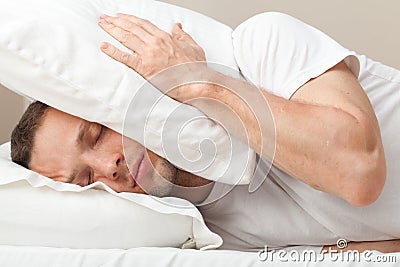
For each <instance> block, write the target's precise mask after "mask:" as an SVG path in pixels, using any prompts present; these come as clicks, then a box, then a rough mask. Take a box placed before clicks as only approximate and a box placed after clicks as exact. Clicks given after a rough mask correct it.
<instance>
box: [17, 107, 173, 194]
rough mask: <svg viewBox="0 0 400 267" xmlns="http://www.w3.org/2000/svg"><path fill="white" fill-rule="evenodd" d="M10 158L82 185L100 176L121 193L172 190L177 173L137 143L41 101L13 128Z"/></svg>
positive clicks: (65, 180) (60, 179) (57, 179)
mask: <svg viewBox="0 0 400 267" xmlns="http://www.w3.org/2000/svg"><path fill="white" fill-rule="evenodd" d="M124 151H125V154H124ZM11 157H12V160H13V161H14V162H16V163H18V164H20V165H22V166H24V167H26V168H29V169H31V170H33V171H36V172H38V173H40V174H42V175H45V176H47V177H49V178H52V179H54V180H56V181H61V182H66V183H73V184H78V185H81V186H85V185H88V184H90V183H93V182H96V181H99V182H103V183H104V184H106V185H108V186H109V187H110V188H112V189H113V190H114V191H117V192H135V193H148V194H152V195H157V196H165V195H167V194H168V193H169V192H170V190H171V188H172V187H173V183H174V182H175V178H176V172H177V170H176V168H175V167H174V166H173V165H171V164H170V163H169V162H168V161H166V160H165V159H163V158H161V157H159V156H157V155H156V154H154V153H152V152H150V151H148V150H146V149H145V148H144V147H143V146H142V145H140V144H139V143H137V142H135V141H133V140H130V139H128V138H122V135H121V134H119V133H117V132H115V131H113V130H111V129H109V128H107V127H104V126H102V125H100V124H98V123H92V122H89V121H86V120H83V119H81V118H78V117H75V116H72V115H70V114H67V113H64V112H62V111H59V110H56V109H54V108H51V107H49V106H47V105H45V104H43V103H40V102H34V103H32V104H31V105H30V106H29V107H28V109H27V110H26V112H25V113H24V115H23V116H22V118H21V120H20V122H19V123H18V125H17V126H16V127H15V129H14V131H13V133H12V136H11ZM129 170H130V171H131V173H132V174H130V172H129ZM161 177H163V178H164V179H162V178H161Z"/></svg>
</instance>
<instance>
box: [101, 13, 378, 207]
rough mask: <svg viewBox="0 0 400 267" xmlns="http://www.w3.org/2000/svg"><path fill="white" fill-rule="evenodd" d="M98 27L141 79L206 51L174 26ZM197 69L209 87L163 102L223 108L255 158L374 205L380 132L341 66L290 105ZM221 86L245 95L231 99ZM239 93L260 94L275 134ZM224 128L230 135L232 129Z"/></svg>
mask: <svg viewBox="0 0 400 267" xmlns="http://www.w3.org/2000/svg"><path fill="white" fill-rule="evenodd" d="M99 26H100V27H101V28H102V29H103V30H105V31H106V32H107V33H109V34H110V35H111V36H113V37H114V38H115V39H117V40H118V41H120V42H121V43H122V44H123V45H125V46H126V47H127V48H129V49H131V50H132V51H135V53H134V54H132V53H131V54H129V53H125V52H123V51H121V50H119V49H117V48H116V47H115V46H113V45H111V44H109V43H103V44H101V47H100V48H101V50H102V51H103V52H104V53H105V54H107V55H108V56H110V57H112V58H114V59H115V60H117V61H119V62H121V63H123V64H125V65H127V66H128V67H130V68H132V69H133V70H135V71H136V72H138V73H139V74H141V75H142V76H143V77H144V78H145V79H152V77H153V76H154V75H155V74H157V73H159V72H160V71H162V70H164V69H167V68H168V67H171V66H175V65H179V64H182V63H187V62H194V61H206V58H205V55H204V51H203V50H202V49H201V47H199V46H198V45H197V44H196V42H195V41H194V40H193V39H192V38H191V37H190V36H189V35H188V34H186V33H185V32H184V31H183V30H182V28H181V25H179V24H176V25H174V27H173V29H172V34H171V35H170V34H168V33H166V32H164V31H162V30H160V29H158V28H157V27H156V26H154V25H153V24H152V23H150V22H149V21H146V20H142V19H140V18H137V17H135V16H131V15H126V14H117V15H116V16H114V17H110V16H106V15H103V16H101V17H100V20H99ZM200 66H203V67H200V69H197V70H196V71H197V72H199V73H202V74H203V75H205V76H206V77H208V78H209V80H210V81H212V82H214V84H210V83H207V84H188V85H184V86H180V87H178V88H177V89H176V90H174V91H171V92H168V93H167V94H168V95H169V96H170V97H172V98H174V99H176V100H178V101H180V102H187V101H191V100H193V99H196V98H199V97H201V98H206V99H213V100H216V101H218V102H220V103H223V104H224V105H226V106H228V107H229V108H230V109H231V110H232V111H234V112H235V113H236V114H237V115H238V116H239V118H240V120H241V122H242V123H243V125H244V127H245V128H246V134H243V133H240V132H235V131H232V132H231V133H232V134H233V135H235V136H236V137H238V138H243V136H246V137H247V138H248V140H247V139H246V140H243V141H245V142H246V143H247V141H249V143H250V146H251V148H253V149H254V150H255V151H256V152H257V153H259V154H261V155H262V156H264V157H265V158H267V159H269V160H273V162H274V165H275V166H277V167H279V168H280V169H282V170H283V171H285V172H286V173H288V174H290V175H291V176H292V177H294V178H296V179H298V180H300V181H302V182H304V183H306V184H308V185H310V186H311V187H313V188H315V189H317V190H320V191H323V192H327V193H330V194H333V195H336V196H338V197H340V198H342V199H344V200H346V201H347V202H349V203H350V204H352V205H354V206H366V205H369V204H371V203H373V202H374V201H375V200H376V199H377V198H378V197H379V195H380V193H381V192H382V189H383V187H384V184H385V180H386V160H385V155H384V151H383V145H382V140H381V135H380V129H379V125H378V122H377V119H376V116H375V113H374V111H373V108H372V106H371V103H370V102H369V99H368V97H367V96H366V94H365V92H364V90H363V89H362V88H361V86H360V84H359V83H358V81H357V79H356V78H355V77H354V75H353V74H352V72H351V71H350V70H349V69H348V67H347V66H346V64H345V63H344V62H340V63H339V64H337V65H336V66H334V67H333V68H331V69H329V70H328V71H326V72H325V73H324V74H322V75H320V76H319V77H317V78H315V79H312V80H310V81H308V82H307V83H306V84H304V85H303V86H302V87H301V88H299V89H298V90H297V91H296V92H295V93H294V95H293V96H292V97H291V99H290V100H287V99H284V98H281V97H278V96H276V95H273V94H271V93H269V92H267V91H265V90H262V89H260V88H256V87H254V86H251V85H249V84H247V83H244V82H241V81H238V80H236V79H234V78H231V77H228V76H225V75H222V74H220V73H217V72H215V71H213V70H211V69H209V68H207V66H206V64H204V65H200ZM177 75H178V74H177ZM179 75H184V72H180V73H179ZM172 78H176V77H172ZM152 82H153V81H152ZM153 84H155V85H156V86H157V85H158V86H160V85H161V84H162V83H158V84H157V81H155V83H153ZM218 84H225V85H228V86H229V88H241V90H242V91H240V92H234V91H230V90H229V89H226V88H224V87H221V86H218ZM233 90H234V89H233ZM241 92H254V93H258V94H262V96H263V97H264V98H265V100H266V101H267V102H268V104H269V106H270V109H271V112H272V116H273V122H274V123H275V129H274V128H273V127H267V129H266V130H264V131H261V129H260V127H259V125H258V122H257V119H256V118H255V116H254V114H253V112H252V108H251V107H250V106H249V105H247V103H245V102H244V101H243V100H242V99H241V98H240V97H238V96H237V94H236V93H238V94H239V95H240V93H241ZM198 102H199V101H196V100H194V101H192V102H191V104H192V105H194V106H196V107H198V108H199V109H200V110H202V111H203V112H204V113H206V114H207V115H209V116H210V117H215V116H218V114H215V110H216V109H213V108H212V107H210V106H207V105H197V104H196V103H198ZM315 121H318V122H319V123H315ZM223 122H224V126H226V127H227V128H230V129H235V125H229V122H225V121H223ZM274 130H275V131H274ZM275 133H276V150H274V149H273V147H272V148H271V146H272V145H275V144H271V142H268V140H274V137H275V135H274V134H275ZM310 137H312V138H310ZM269 151H274V152H275V154H274V155H271V154H268V152H269Z"/></svg>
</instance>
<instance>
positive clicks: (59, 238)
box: [0, 143, 222, 250]
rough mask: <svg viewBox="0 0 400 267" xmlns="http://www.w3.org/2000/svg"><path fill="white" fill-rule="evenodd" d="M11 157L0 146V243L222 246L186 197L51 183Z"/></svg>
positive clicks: (92, 245)
mask: <svg viewBox="0 0 400 267" xmlns="http://www.w3.org/2000/svg"><path fill="white" fill-rule="evenodd" d="M9 155H10V144H9V143H6V144H3V145H1V146H0V170H1V171H0V211H1V216H0V245H18V246H47V247H68V248H121V249H127V248H133V247H143V246H156V247H182V248H199V249H202V250H204V249H212V248H217V247H219V246H220V245H221V244H222V239H221V237H219V236H218V235H217V234H214V233H212V232H211V231H210V230H209V229H208V228H207V227H206V225H205V223H204V221H203V219H202V217H201V214H200V213H199V211H198V210H197V209H196V207H194V206H193V205H192V204H191V203H189V202H187V201H185V200H182V199H177V198H162V199H160V198H156V197H152V196H148V195H139V194H134V193H115V192H114V191H112V190H111V189H110V188H108V187H107V186H105V185H104V184H102V183H98V182H97V183H94V184H93V185H90V186H87V187H80V186H77V185H72V184H65V183H59V182H55V181H53V180H51V179H48V178H46V177H43V176H41V175H39V174H37V173H35V172H32V171H30V170H28V169H25V168H23V167H21V166H19V165H17V164H15V163H13V162H12V161H11V159H10V158H9ZM34 187H36V188H34ZM93 187H94V188H97V189H103V190H106V191H107V192H106V191H103V190H95V189H91V188H93ZM89 189H91V190H89ZM57 191H64V192H63V193H62V194H61V193H60V192H57ZM78 192H79V194H78ZM110 193H111V194H110Z"/></svg>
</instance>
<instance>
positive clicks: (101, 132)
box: [96, 125, 104, 144]
mask: <svg viewBox="0 0 400 267" xmlns="http://www.w3.org/2000/svg"><path fill="white" fill-rule="evenodd" d="M103 129H104V126H103V125H100V130H99V133H98V135H97V137H96V144H97V143H98V142H99V141H100V139H101V137H102V135H103Z"/></svg>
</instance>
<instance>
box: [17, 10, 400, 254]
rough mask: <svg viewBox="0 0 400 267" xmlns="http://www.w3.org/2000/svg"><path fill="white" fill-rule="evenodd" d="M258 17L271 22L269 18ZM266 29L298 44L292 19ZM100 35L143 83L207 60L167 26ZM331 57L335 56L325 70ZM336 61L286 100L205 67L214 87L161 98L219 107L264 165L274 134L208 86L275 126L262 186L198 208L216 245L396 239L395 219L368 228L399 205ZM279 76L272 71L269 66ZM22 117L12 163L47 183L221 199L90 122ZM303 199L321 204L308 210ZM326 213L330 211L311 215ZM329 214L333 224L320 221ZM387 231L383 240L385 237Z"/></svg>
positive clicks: (123, 26) (107, 22) (109, 26)
mask: <svg viewBox="0 0 400 267" xmlns="http://www.w3.org/2000/svg"><path fill="white" fill-rule="evenodd" d="M265 16H267V17H268V19H271V18H270V16H269V15H265ZM272 18H273V19H274V20H273V23H277V24H278V23H279V22H283V23H287V24H290V25H292V26H293V27H299V30H300V31H304V32H305V33H307V30H306V29H304V28H303V27H304V26H303V25H302V24H300V23H299V22H297V21H295V20H293V19H291V18H287V17H285V16H282V15H272ZM258 19H261V20H262V21H261V22H266V21H264V20H263V19H265V18H264V17H262V16H261V18H260V17H258V18H256V19H255V20H256V22H257V20H258ZM99 25H100V26H101V27H102V28H103V29H104V30H105V31H107V32H108V33H109V34H111V35H112V36H113V37H114V38H116V39H117V40H119V41H121V42H122V43H123V44H124V45H125V46H126V47H128V48H130V49H131V50H133V51H135V53H134V54H128V53H124V52H122V51H120V50H118V49H116V48H115V47H113V46H112V45H110V44H106V43H104V44H102V46H101V49H102V51H103V52H104V53H106V54H107V55H109V56H111V57H113V58H114V59H116V60H118V61H120V62H121V63H123V64H126V65H127V66H129V67H131V68H132V69H134V70H135V71H137V72H138V73H139V74H141V75H142V76H143V77H144V78H146V79H151V78H152V77H153V76H154V75H155V74H157V73H158V72H160V71H162V70H164V69H166V68H168V67H171V66H175V65H178V64H182V63H187V62H193V61H205V60H206V58H205V55H204V52H203V51H202V49H201V48H200V47H199V46H198V45H197V44H196V43H195V42H194V40H192V39H191V37H190V36H189V35H187V34H186V33H185V32H184V31H183V30H182V29H181V26H180V25H175V26H174V28H173V31H172V35H169V34H167V33H165V32H163V31H161V30H159V29H158V28H156V27H155V26H154V25H152V24H151V23H150V22H147V21H143V20H141V19H139V18H136V17H133V16H129V15H124V14H119V15H117V16H116V17H109V16H102V17H101V18H100V21H99ZM274 25H275V24H274ZM299 25H300V26H299ZM263 26H264V25H263ZM280 29H281V28H280ZM281 30H282V31H283V32H284V30H286V28H285V29H281ZM304 32H301V34H304ZM260 34H262V32H260ZM291 34H293V32H290V33H289V36H285V38H290V35H291ZM313 34H316V33H313ZM313 34H312V37H315V38H316V39H317V40H318V41H321V42H322V44H323V45H325V44H326V45H327V46H328V47H330V44H331V43H330V42H331V41H330V40H327V39H326V38H325V37H321V36H319V33H317V34H316V36H314V35H313ZM305 35H306V34H305ZM306 37H307V36H306ZM305 39H306V38H305ZM285 41H295V40H285ZM313 41H314V40H311V41H310V42H313ZM316 43H318V42H316ZM277 49H279V48H277ZM331 50H332V51H329V52H332V54H340V56H342V54H341V53H342V48H340V47H339V48H334V47H333V46H332V48H331ZM277 54H279V51H277ZM343 54H345V55H346V57H347V54H346V53H343ZM296 56H297V57H299V56H300V55H298V54H296ZM338 58H341V57H339V56H338V57H337V58H335V59H338ZM344 59H345V58H344V57H343V58H342V59H340V60H338V61H337V62H335V63H334V64H332V63H333V62H330V63H331V64H332V65H331V66H328V65H327V66H325V67H326V69H324V70H323V71H322V72H321V73H320V75H316V77H311V78H308V80H305V81H304V82H303V84H302V85H301V86H299V87H298V88H295V87H294V89H295V90H293V91H292V92H291V94H290V96H289V99H285V98H284V97H280V96H277V95H274V94H272V93H270V92H268V91H264V90H260V89H259V88H256V87H254V86H251V85H248V84H247V83H244V82H241V81H237V80H235V79H233V78H230V77H227V76H224V75H222V74H220V73H217V72H215V71H212V70H210V69H208V68H207V66H206V65H202V67H200V68H199V69H197V71H199V72H202V73H205V74H206V75H208V76H210V77H212V78H213V80H214V81H216V84H213V85H211V84H190V85H184V86H180V87H178V88H177V89H176V90H174V91H172V92H169V93H168V95H169V96H171V97H173V98H175V99H176V100H178V101H181V102H185V101H188V100H189V101H190V100H192V99H195V98H199V97H201V98H209V99H214V100H217V101H220V102H222V103H224V104H225V105H227V106H228V107H229V108H231V109H232V110H233V111H235V112H236V113H237V114H238V116H239V117H240V119H241V121H242V122H243V124H244V126H245V128H246V131H247V135H248V136H249V141H250V142H249V143H250V145H251V147H252V148H253V149H254V150H255V151H256V152H257V153H258V154H261V156H263V157H265V158H267V159H269V158H270V157H271V155H268V154H263V151H270V150H269V149H268V146H270V145H271V144H270V143H269V142H268V140H271V136H272V135H273V134H274V133H273V132H272V130H271V131H270V132H268V131H262V132H261V131H260V127H258V125H257V121H256V119H255V118H254V114H253V113H252V112H251V108H250V107H248V106H247V105H246V104H245V103H244V102H243V101H241V99H240V98H239V97H238V96H237V95H236V94H234V93H232V92H231V91H229V90H225V89H224V88H222V87H220V86H218V85H217V84H218V82H221V83H224V84H227V83H228V84H230V85H232V87H240V88H245V90H247V91H252V90H253V91H257V92H259V91H261V92H262V94H263V96H264V97H265V99H266V100H267V102H268V103H269V105H270V108H271V111H272V115H273V118H274V121H275V124H276V125H275V127H276V143H277V144H276V148H277V149H276V151H275V157H274V167H273V169H272V171H271V173H270V174H269V179H267V180H266V181H265V182H264V184H263V186H262V187H261V188H260V189H259V190H257V191H256V192H255V193H253V194H248V192H247V191H246V188H245V187H243V186H239V187H237V188H235V189H234V190H232V192H230V193H229V194H228V195H226V196H225V197H223V198H222V199H220V200H218V201H216V202H215V203H212V204H210V205H206V206H204V207H201V208H200V210H201V212H202V213H203V215H204V217H205V220H206V221H207V223H208V225H209V227H210V228H211V229H212V230H214V231H215V232H217V233H219V234H220V235H222V237H223V239H224V248H231V249H246V250H249V249H257V248H262V247H264V245H269V246H273V247H279V246H288V245H299V244H308V245H326V244H334V243H335V240H337V239H338V238H340V237H344V238H348V239H350V240H356V241H357V240H358V241H362V240H371V241H376V240H385V239H396V238H399V237H400V233H399V229H398V225H399V218H398V217H395V218H394V220H392V221H391V222H388V221H387V220H386V218H384V217H383V218H380V220H372V218H373V217H371V212H377V211H379V210H380V209H379V208H380V207H381V206H379V205H385V206H384V207H386V210H387V213H383V215H384V216H386V217H387V216H389V214H390V210H388V209H389V208H393V207H398V204H399V203H400V200H399V198H398V197H397V195H398V194H397V195H394V194H393V192H388V190H387V188H385V189H386V191H385V190H384V186H385V181H386V172H387V169H386V167H387V166H389V170H390V171H391V170H392V169H393V168H394V167H393V166H394V165H393V164H392V162H393V161H394V159H392V158H389V161H388V162H386V159H385V153H384V147H383V143H382V137H381V131H382V130H381V129H380V127H379V123H378V120H377V118H376V115H375V111H374V109H373V107H372V105H371V103H370V100H369V98H368V96H367V95H366V93H365V90H364V89H363V88H362V87H361V85H360V83H359V81H358V80H357V78H356V77H355V75H354V72H352V70H351V69H350V64H348V63H347V62H345V61H344ZM200 65H201V64H200ZM293 65H295V64H293ZM279 66H280V65H279V64H278V63H277V65H276V67H277V68H278V67H279ZM374 75H375V74H374ZM305 76H306V75H305ZM306 77H307V76H306ZM270 78H271V79H272V77H270ZM35 109H38V110H39V112H36V113H37V114H39V115H38V116H37V117H36V119H34V120H32V119H31V116H32V115H31V114H32V113H35V112H33V111H34V110H35ZM27 112H28V113H26V114H25V115H24V117H23V118H22V120H21V122H20V124H19V125H18V126H17V127H16V130H15V131H14V133H13V138H12V140H13V141H12V158H13V160H14V161H16V162H18V163H20V164H21V165H23V166H26V167H28V168H30V169H32V170H34V171H37V172H39V173H41V174H44V175H46V176H48V177H50V178H53V179H55V180H58V181H62V182H69V183H75V184H79V185H82V186H85V185H87V184H90V183H92V182H96V181H99V182H103V183H105V184H107V185H108V186H110V187H111V188H112V189H114V190H115V191H118V192H121V191H128V192H135V193H144V192H146V193H151V194H155V195H159V196H163V195H176V196H184V195H185V193H184V192H175V191H174V190H175V187H174V184H176V185H180V186H183V187H199V188H201V189H200V191H198V192H197V194H196V196H195V199H190V200H191V201H193V202H199V203H201V202H202V201H204V199H206V198H207V197H208V196H209V195H210V194H211V193H213V192H215V191H218V190H220V189H221V188H223V186H217V185H213V184H212V183H210V182H209V181H207V180H206V179H203V178H200V177H196V176H194V175H192V174H189V173H186V172H183V171H181V170H178V169H176V168H175V167H174V166H172V165H171V164H169V163H168V162H167V161H165V160H164V159H162V158H160V157H158V156H157V155H155V154H153V153H151V152H149V151H146V149H145V148H143V147H142V146H140V145H138V144H137V143H136V142H134V141H128V144H125V152H126V153H125V154H124V153H123V147H122V137H121V135H119V134H117V133H115V132H113V131H111V130H110V129H107V128H106V127H103V126H101V125H98V124H96V123H90V122H87V121H84V120H82V119H80V118H76V117H73V116H71V115H68V114H65V113H63V112H61V111H57V110H55V109H52V108H49V107H46V106H45V105H43V104H40V103H37V104H34V105H33V106H31V107H30V109H28V111H27ZM23 129H31V130H29V131H28V132H29V134H28V136H29V138H28V139H29V140H28V142H23V140H21V139H23V138H21V137H22V136H25V133H23V132H21V130H23ZM382 132H383V133H385V134H386V132H385V131H382ZM234 134H237V135H238V136H239V135H240V133H234ZM394 135H395V134H394V133H391V135H386V137H387V136H390V137H391V138H393V136H394ZM61 140H62V145H60V141H61ZM27 144H28V145H27ZM260 144H261V145H260ZM21 151H22V152H21ZM146 152H147V153H146ZM391 152H398V151H397V150H393V149H392V150H391V151H390V153H389V155H391V156H393V154H395V153H391ZM146 155H148V156H146ZM395 155H398V154H395ZM152 166H154V167H152ZM128 169H129V170H130V173H129V172H128ZM390 174H391V175H390V176H388V177H389V179H388V180H387V181H386V184H388V183H389V184H390V185H391V186H392V185H393V184H396V181H394V180H393V179H394V178H393V173H392V172H391V173H390ZM160 177H162V178H164V179H160ZM396 185H397V184H396ZM397 186H398V185H397ZM397 188H399V187H397ZM178 191H179V190H178ZM183 191H185V190H183ZM303 196H305V197H303ZM186 197H190V198H192V196H187V195H186ZM313 199H315V201H319V203H317V202H313V203H310V202H309V201H310V200H311V202H312V200H313ZM326 203H328V204H329V205H330V206H329V207H328V206H327V207H324V206H322V207H321V206H318V205H320V204H326ZM368 205H370V206H368ZM313 206H315V207H313ZM358 206H368V207H364V208H361V207H358ZM370 207H372V208H370ZM330 209H331V210H330ZM335 209H336V210H338V211H340V212H341V213H343V214H345V213H346V212H347V213H346V216H343V218H340V216H337V215H336V214H334V212H333V211H334V210H335ZM332 214H333V215H334V216H335V217H334V218H331V217H330V216H332ZM270 215H271V216H270ZM324 216H325V217H324ZM368 216H369V217H368ZM374 219H376V218H374ZM360 220H367V221H366V222H362V221H360ZM368 220H369V221H368ZM349 224H350V225H352V224H353V225H354V227H350V226H349ZM388 227H389V228H390V229H391V230H390V231H387V232H385V230H384V229H386V228H388ZM348 228H350V229H348ZM353 248H356V249H360V250H363V249H366V248H368V249H379V250H381V251H384V252H388V251H399V243H398V242H397V241H386V242H377V243H374V242H366V243H351V245H350V246H349V247H348V249H353Z"/></svg>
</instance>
